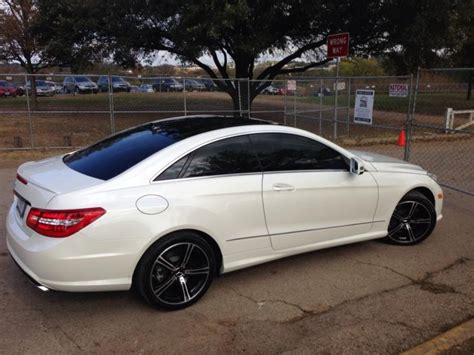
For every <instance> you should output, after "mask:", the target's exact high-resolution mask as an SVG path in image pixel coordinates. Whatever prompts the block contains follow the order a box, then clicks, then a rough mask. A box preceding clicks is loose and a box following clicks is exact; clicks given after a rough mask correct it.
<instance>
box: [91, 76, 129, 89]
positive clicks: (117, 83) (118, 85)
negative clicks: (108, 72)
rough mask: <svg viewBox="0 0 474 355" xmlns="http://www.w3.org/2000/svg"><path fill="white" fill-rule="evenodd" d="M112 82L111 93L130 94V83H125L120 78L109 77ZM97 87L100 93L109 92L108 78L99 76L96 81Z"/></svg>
mask: <svg viewBox="0 0 474 355" xmlns="http://www.w3.org/2000/svg"><path fill="white" fill-rule="evenodd" d="M111 79H112V80H111V81H112V92H130V83H129V82H128V81H125V80H124V79H123V78H122V77H120V76H111ZM97 86H98V87H99V91H100V92H108V91H109V77H108V76H101V77H100V78H99V80H97Z"/></svg>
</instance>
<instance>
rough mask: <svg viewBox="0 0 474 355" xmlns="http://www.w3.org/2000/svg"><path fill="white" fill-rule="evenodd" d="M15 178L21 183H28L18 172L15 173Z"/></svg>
mask: <svg viewBox="0 0 474 355" xmlns="http://www.w3.org/2000/svg"><path fill="white" fill-rule="evenodd" d="M16 179H17V180H18V181H19V182H21V183H22V184H23V185H28V181H27V180H26V179H25V178H24V177H23V176H21V175H20V174H16Z"/></svg>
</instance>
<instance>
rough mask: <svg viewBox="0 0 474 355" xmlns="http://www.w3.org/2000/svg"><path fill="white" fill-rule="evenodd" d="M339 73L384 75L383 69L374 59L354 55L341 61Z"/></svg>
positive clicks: (342, 74)
mask: <svg viewBox="0 0 474 355" xmlns="http://www.w3.org/2000/svg"><path fill="white" fill-rule="evenodd" d="M339 74H340V75H341V76H381V75H385V71H384V68H383V66H382V65H381V63H380V62H379V61H378V60H376V59H373V58H369V59H366V58H361V57H355V58H352V59H351V60H343V61H342V62H341V64H340V68H339Z"/></svg>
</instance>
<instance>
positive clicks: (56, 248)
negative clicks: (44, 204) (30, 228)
mask: <svg viewBox="0 0 474 355" xmlns="http://www.w3.org/2000/svg"><path fill="white" fill-rule="evenodd" d="M6 225H7V248H8V251H9V253H10V255H11V257H12V258H13V259H14V261H15V262H16V263H17V264H18V266H19V267H20V269H22V271H23V272H24V273H25V274H27V275H28V277H29V278H31V279H32V280H33V282H34V283H36V284H39V285H42V286H45V287H47V288H48V289H52V290H58V291H70V292H83V291H118V290H128V289H129V288H130V286H131V280H132V274H133V263H132V260H135V258H136V256H135V255H134V254H130V253H127V252H123V251H122V252H121V251H117V250H115V251H114V250H113V247H111V245H110V244H109V243H103V242H102V243H99V244H97V243H90V242H88V241H86V242H84V239H87V236H84V235H81V234H79V233H78V234H77V235H74V236H71V237H69V238H63V239H56V238H48V237H44V236H40V235H37V234H34V233H33V235H31V236H28V235H27V234H26V233H25V232H23V230H22V229H21V228H20V226H19V224H18V221H17V216H16V210H15V208H14V206H12V208H10V211H9V213H8V217H7V223H6ZM115 244H117V243H115ZM104 249H107V250H108V252H104Z"/></svg>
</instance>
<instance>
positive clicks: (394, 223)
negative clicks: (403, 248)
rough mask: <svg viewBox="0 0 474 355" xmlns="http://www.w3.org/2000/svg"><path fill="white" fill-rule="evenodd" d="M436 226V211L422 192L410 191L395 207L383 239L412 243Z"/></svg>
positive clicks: (428, 234) (399, 243) (424, 237)
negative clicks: (386, 233)
mask: <svg viewBox="0 0 474 355" xmlns="http://www.w3.org/2000/svg"><path fill="white" fill-rule="evenodd" d="M435 226H436V211H435V208H434V206H433V204H432V202H431V201H430V200H429V199H428V198H427V197H426V196H425V195H423V194H421V193H419V192H417V191H412V192H409V193H408V194H406V195H405V196H404V197H403V198H402V200H401V201H400V202H399V203H398V205H397V207H395V211H394V212H393V215H392V218H391V219H390V223H389V226H388V235H387V236H386V237H385V241H387V242H389V243H392V244H397V245H414V244H417V243H420V242H421V241H423V240H425V239H426V238H428V237H429V236H430V234H431V233H432V232H433V229H434V227H435Z"/></svg>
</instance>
